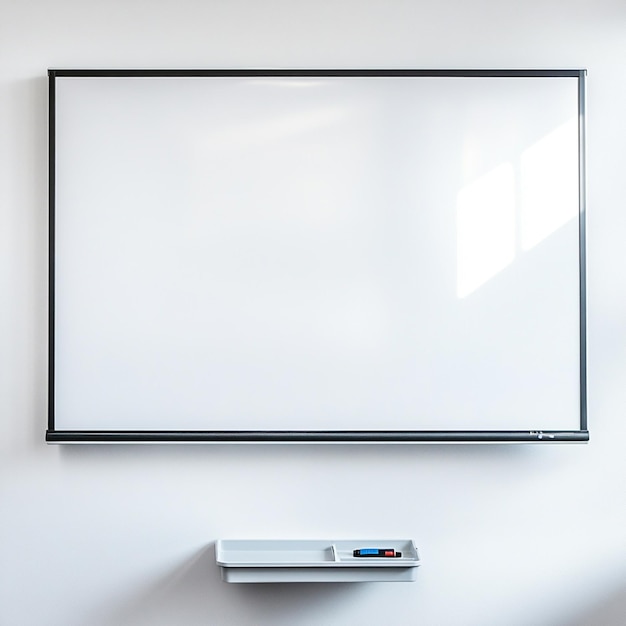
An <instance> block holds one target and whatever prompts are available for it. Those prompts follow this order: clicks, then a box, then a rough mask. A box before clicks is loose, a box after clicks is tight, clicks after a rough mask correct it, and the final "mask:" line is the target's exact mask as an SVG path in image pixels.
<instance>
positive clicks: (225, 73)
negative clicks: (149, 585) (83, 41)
mask: <svg viewBox="0 0 626 626" xmlns="http://www.w3.org/2000/svg"><path fill="white" fill-rule="evenodd" d="M586 74H587V72H586V70H584V69H554V70H550V69H448V70H445V69H441V70H438V69H204V70H202V69H199V70H195V69H49V70H48V84H49V90H48V121H49V125H48V168H49V169H48V174H49V179H48V206H49V248H48V250H49V265H48V280H49V282H48V428H47V431H46V441H47V442H48V443H246V442H247V443H254V442H257V443H261V442H268V443H272V442H274V443H278V442H293V443H498V442H499V443H529V442H534V443H557V442H587V441H588V440H589V431H588V427H587V354H586V341H587V335H586V271H585V268H586V226H585V223H586V182H585V181H586V157H585V155H586V88H585V82H586ZM57 77H118V78H121V77H296V78H297V77H491V78H515V77H520V78H522V77H532V78H538V77H548V78H557V77H571V78H576V79H577V80H578V113H579V115H578V120H579V122H578V124H579V125H578V164H579V190H578V193H579V221H578V234H579V237H578V240H579V268H578V271H579V298H580V299H579V319H580V328H579V342H580V351H579V353H580V364H579V376H580V378H579V380H580V387H579V393H580V429H579V430H573V431H570V430H568V431H562V430H548V431H542V430H530V431H525V430H464V431H462V430H415V431H413V430H410V431H407V430H392V431H385V430H349V431H345V430H341V431H339V430H337V431H328V430H315V431H307V430H230V431H229V430H216V431H214V430H193V431H185V430H177V431H169V430H140V431H137V430H89V431H81V430H58V429H57V428H56V427H55V411H54V406H55V401H54V388H55V371H54V362H55V359H54V355H55V326H54V323H55V308H54V303H55V241H56V240H55V140H56V132H55V117H56V115H55V101H56V98H55V79H56V78H57Z"/></svg>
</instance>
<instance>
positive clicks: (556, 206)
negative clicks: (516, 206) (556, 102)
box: [520, 118, 578, 250]
mask: <svg viewBox="0 0 626 626" xmlns="http://www.w3.org/2000/svg"><path fill="white" fill-rule="evenodd" d="M520 176H521V190H522V191H521V212H520V229H521V233H520V234H521V246H522V250H529V249H530V248H532V247H534V246H536V245H537V244H538V243H539V242H541V241H543V240H544V239H545V238H546V237H548V236H549V235H551V234H552V233H554V232H555V231H556V230H558V229H559V228H560V227H561V226H563V225H564V224H566V223H567V222H568V221H569V220H571V219H572V218H574V217H576V215H577V214H578V120H577V118H572V119H571V120H569V121H568V122H566V123H565V124H562V125H561V126H559V127H557V128H556V129H555V130H553V131H552V132H551V133H549V134H548V135H546V136H545V137H543V138H542V139H540V140H539V141H538V142H537V143H535V144H533V145H532V146H531V147H530V148H528V149H527V150H525V151H524V152H523V153H522V155H521V158H520Z"/></svg>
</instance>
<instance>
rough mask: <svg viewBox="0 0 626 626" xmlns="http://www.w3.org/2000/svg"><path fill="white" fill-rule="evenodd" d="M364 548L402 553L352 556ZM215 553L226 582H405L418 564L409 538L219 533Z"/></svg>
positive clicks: (418, 560) (413, 546) (415, 550)
mask: <svg viewBox="0 0 626 626" xmlns="http://www.w3.org/2000/svg"><path fill="white" fill-rule="evenodd" d="M364 549H386V550H393V551H394V552H400V553H401V555H402V556H399V557H379V556H371V557H358V556H354V550H364ZM215 559H216V561H217V565H218V566H219V567H220V569H221V572H222V580H224V581H226V582H231V583H289V582H294V583H297V582H300V583H302V582H374V581H380V582H384V581H386V582H408V581H413V580H415V576H416V571H417V567H418V566H419V565H420V559H419V554H418V551H417V548H416V547H415V544H414V543H413V540H411V539H392V540H389V539H350V540H339V541H329V540H320V539H314V540H313V539H304V540H300V539H276V540H274V539H259V540H254V539H252V540H251V539H219V540H218V541H217V543H216V546H215Z"/></svg>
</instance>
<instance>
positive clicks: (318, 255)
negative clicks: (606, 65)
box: [50, 71, 584, 433]
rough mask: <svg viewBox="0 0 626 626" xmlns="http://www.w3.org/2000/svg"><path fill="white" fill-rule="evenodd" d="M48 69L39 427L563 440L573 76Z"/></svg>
mask: <svg viewBox="0 0 626 626" xmlns="http://www.w3.org/2000/svg"><path fill="white" fill-rule="evenodd" d="M51 73H52V74H53V75H52V77H51V80H52V81H53V85H54V88H53V91H52V93H51V103H52V101H53V107H52V108H53V116H54V121H53V135H54V140H53V148H54V150H53V156H52V159H53V163H54V168H53V172H54V181H53V194H52V196H53V197H52V198H51V202H52V205H53V209H54V210H53V217H54V225H53V226H54V242H53V258H52V265H53V272H52V275H51V278H52V283H53V303H54V311H53V333H52V334H53V339H54V341H53V345H52V356H51V370H52V372H53V377H52V379H53V380H52V383H51V384H52V389H51V398H52V400H51V409H50V410H51V430H53V431H59V432H60V431H75V432H83V433H89V432H96V431H165V432H174V433H175V432H183V431H200V432H202V431H207V432H209V431H210V432H216V431H246V432H247V431H259V432H270V431H377V432H391V431H410V432H417V431H580V430H581V413H582V411H583V407H582V406H581V403H582V400H581V397H582V394H581V386H582V385H584V380H581V378H583V374H581V372H583V368H582V367H581V360H582V357H583V354H582V351H583V350H584V346H583V345H581V341H584V332H583V333H581V327H582V326H583V321H584V319H583V318H582V316H583V315H584V308H583V307H582V301H583V296H582V294H581V289H582V287H581V283H582V279H581V253H582V246H581V220H580V214H581V202H582V201H581V192H580V190H581V187H582V183H581V158H582V156H581V150H580V146H581V136H580V135H581V129H582V125H581V124H580V119H579V116H580V114H581V105H580V80H581V75H579V74H576V73H572V75H558V74H555V75H537V76H533V75H520V76H518V75H515V73H514V72H513V73H511V75H498V76H491V75H481V74H480V73H471V72H468V73H467V74H466V75H446V73H445V72H442V75H425V76H424V75H414V76H413V75H403V74H400V75H394V74H392V73H390V74H388V75H387V74H383V75H381V74H376V73H371V74H367V73H365V72H364V73H358V72H356V73H354V75H347V76H344V75H340V74H338V75H333V74H332V73H324V72H319V73H317V75H316V74H314V73H303V74H302V75H301V76H298V75H280V74H276V73H275V74H276V75H274V74H272V73H271V72H268V73H257V74H254V73H251V74H250V75H246V74H245V73H240V74H237V73H236V72H234V73H233V74H232V75H228V74H226V73H219V72H217V73H213V74H211V73H209V74H206V75H204V74H202V73H198V75H191V74H190V73H182V72H181V73H179V74H177V73H175V72H172V73H171V74H168V73H167V72H163V73H162V74H157V73H155V74H150V73H148V72H147V73H146V74H145V75H141V74H140V73H134V74H133V73H129V74H125V73H124V72H119V73H117V74H116V73H115V72H110V73H108V74H98V73H97V72H93V73H92V74H90V73H89V72H76V73H72V72H71V71H68V72H65V73H64V72H63V71H56V72H54V71H51ZM138 74H139V75H138ZM51 115H52V113H51ZM581 337H583V339H581Z"/></svg>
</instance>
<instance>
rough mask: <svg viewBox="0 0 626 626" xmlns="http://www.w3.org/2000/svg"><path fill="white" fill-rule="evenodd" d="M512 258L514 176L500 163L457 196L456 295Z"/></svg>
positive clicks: (481, 281)
mask: <svg viewBox="0 0 626 626" xmlns="http://www.w3.org/2000/svg"><path fill="white" fill-rule="evenodd" d="M514 258H515V174H514V171H513V166H512V165H511V164H510V163H503V164H501V165H499V166H498V167H496V168H495V169H493V170H491V171H490V172H488V173H487V174H485V175H484V176H481V177H480V178H479V179H478V180H476V181H474V182H472V183H471V184H469V185H467V186H466V187H464V188H463V189H461V191H460V192H459V194H458V196H457V296H458V297H459V298H464V297H465V296H467V295H469V294H470V293H472V292H473V291H475V290H476V289H478V287H480V286H481V285H483V284H484V283H486V282H487V281H488V280H489V279H490V278H492V277H493V276H494V275H495V274H497V273H498V272H499V271H501V270H502V269H504V268H505V267H506V266H507V265H509V263H511V262H512V261H513V259H514Z"/></svg>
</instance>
